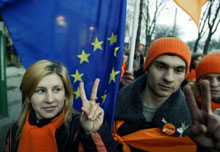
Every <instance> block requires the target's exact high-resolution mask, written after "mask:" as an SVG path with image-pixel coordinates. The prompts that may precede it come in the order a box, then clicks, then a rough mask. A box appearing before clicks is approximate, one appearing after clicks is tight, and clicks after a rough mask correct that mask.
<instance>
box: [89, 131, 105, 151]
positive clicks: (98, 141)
mask: <svg viewBox="0 0 220 152" xmlns="http://www.w3.org/2000/svg"><path fill="white" fill-rule="evenodd" d="M91 136H92V139H93V141H94V143H95V145H96V148H97V150H98V152H107V149H106V148H105V144H104V143H103V141H102V137H101V136H100V135H99V133H97V132H96V133H92V134H91Z"/></svg>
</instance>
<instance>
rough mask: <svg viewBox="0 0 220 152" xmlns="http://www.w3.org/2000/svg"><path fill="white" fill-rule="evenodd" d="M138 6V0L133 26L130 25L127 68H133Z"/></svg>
mask: <svg viewBox="0 0 220 152" xmlns="http://www.w3.org/2000/svg"><path fill="white" fill-rule="evenodd" d="M139 6H140V0H136V1H135V9H134V17H133V27H132V38H131V42H130V43H131V47H130V55H129V61H128V70H129V71H132V70H133V62H134V52H135V42H136V41H135V40H136V35H137V26H138V14H139Z"/></svg>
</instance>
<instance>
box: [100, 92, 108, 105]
mask: <svg viewBox="0 0 220 152" xmlns="http://www.w3.org/2000/svg"><path fill="white" fill-rule="evenodd" d="M106 97H107V94H104V95H103V96H101V98H102V104H101V106H102V105H103V104H104V103H105V100H106Z"/></svg>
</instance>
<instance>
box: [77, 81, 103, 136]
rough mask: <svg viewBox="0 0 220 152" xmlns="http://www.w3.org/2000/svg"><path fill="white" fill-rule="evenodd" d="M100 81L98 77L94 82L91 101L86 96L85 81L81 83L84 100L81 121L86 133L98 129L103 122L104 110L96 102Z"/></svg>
mask: <svg viewBox="0 0 220 152" xmlns="http://www.w3.org/2000/svg"><path fill="white" fill-rule="evenodd" d="M99 82H100V80H99V79H96V80H95V82H94V84H93V88H92V93H91V97H90V101H89V100H88V99H87V97H86V94H85V90H84V84H83V82H81V83H80V85H79V89H80V97H81V100H82V115H81V117H80V122H81V126H82V128H83V129H84V131H85V133H86V134H91V133H93V132H96V131H98V130H99V128H100V127H101V126H102V123H103V118H104V110H103V109H102V108H101V107H100V106H99V104H97V103H96V100H97V90H98V85H99Z"/></svg>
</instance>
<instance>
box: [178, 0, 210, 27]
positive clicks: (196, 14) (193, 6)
mask: <svg viewBox="0 0 220 152" xmlns="http://www.w3.org/2000/svg"><path fill="white" fill-rule="evenodd" d="M207 1H208V0H174V2H175V3H176V4H177V5H178V6H179V7H180V8H182V9H183V10H184V11H185V12H186V13H187V14H188V15H189V16H190V17H191V18H192V19H193V21H194V22H195V23H196V25H197V27H198V28H199V20H200V15H201V10H202V6H203V5H204V4H205V3H206V2H207Z"/></svg>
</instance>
